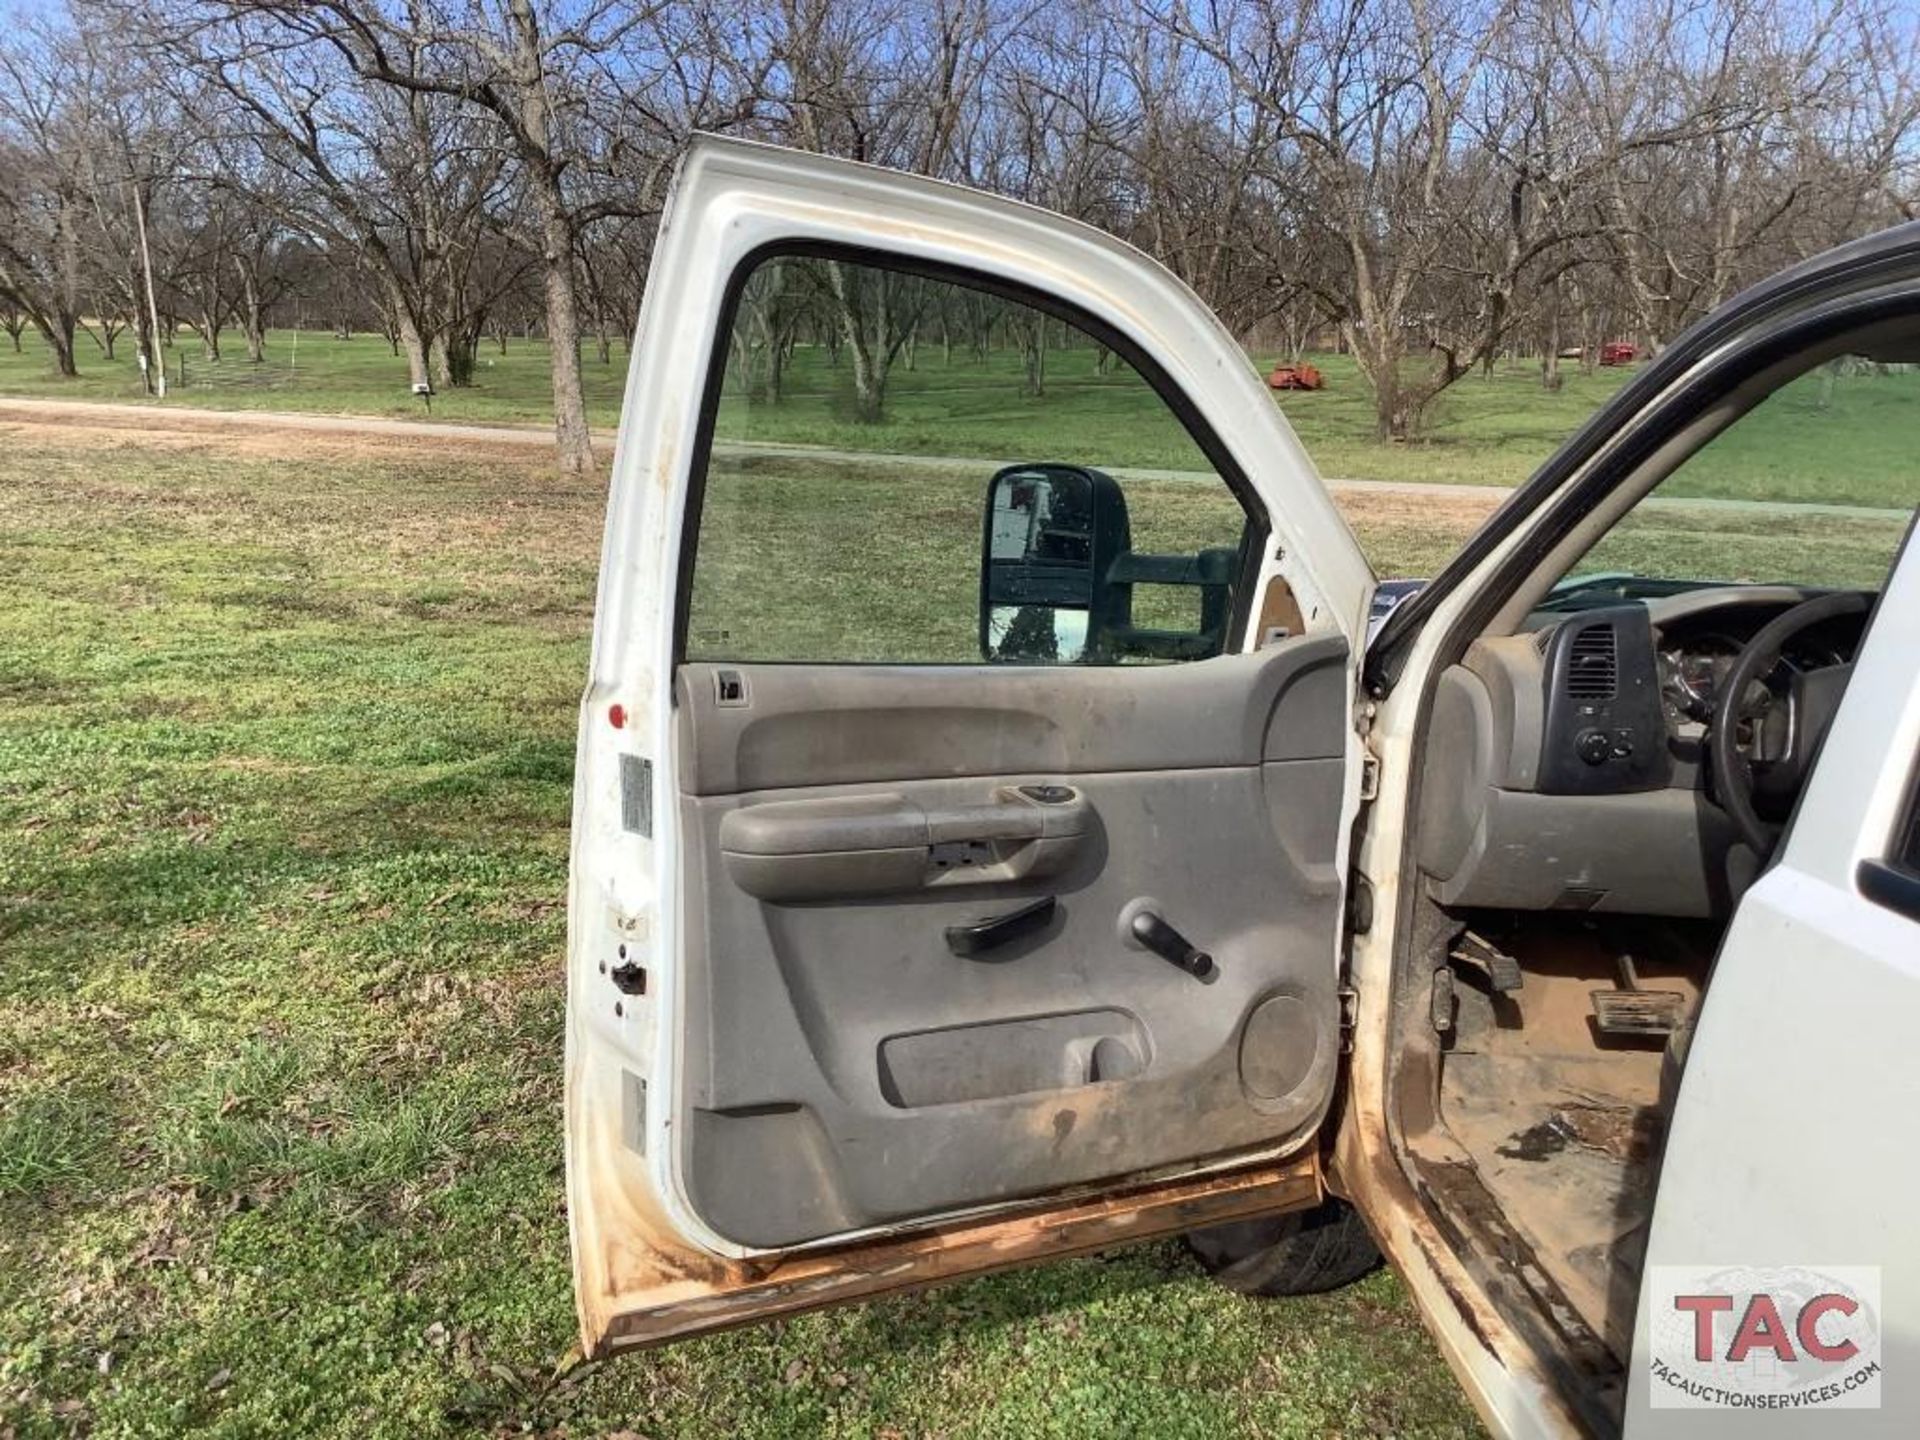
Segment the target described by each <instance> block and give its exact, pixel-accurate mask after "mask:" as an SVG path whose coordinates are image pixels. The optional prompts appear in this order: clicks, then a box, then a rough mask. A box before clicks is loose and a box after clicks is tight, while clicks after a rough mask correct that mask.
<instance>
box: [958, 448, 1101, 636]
mask: <svg viewBox="0 0 1920 1440" xmlns="http://www.w3.org/2000/svg"><path fill="white" fill-rule="evenodd" d="M1129 543H1130V536H1129V531H1128V525H1127V501H1126V497H1125V496H1124V495H1122V494H1121V493H1120V486H1119V485H1118V484H1117V483H1116V482H1115V481H1114V479H1113V477H1112V476H1111V475H1107V474H1105V473H1104V472H1102V471H1099V470H1088V469H1083V468H1081V467H1080V466H1077V465H1010V466H1008V467H1007V468H1006V469H1004V470H1002V471H1000V472H999V473H998V474H997V475H995V476H994V477H993V479H992V480H991V481H990V482H989V483H988V485H987V523H986V535H985V538H984V540H983V542H982V547H981V559H980V653H981V654H982V655H983V656H984V657H986V658H987V659H988V660H1008V661H1024V662H1026V663H1028V664H1034V663H1039V664H1048V663H1053V664H1068V665H1070V664H1073V663H1074V662H1076V661H1082V660H1088V659H1098V658H1100V657H1101V656H1102V655H1103V654H1104V653H1105V644H1104V636H1105V634H1106V632H1108V631H1110V630H1111V629H1112V628H1113V627H1114V625H1115V624H1116V623H1117V624H1120V625H1124V624H1125V623H1126V616H1125V614H1124V613H1121V614H1118V615H1115V614H1113V613H1112V609H1113V605H1114V603H1115V600H1116V599H1119V600H1122V601H1124V599H1125V592H1118V594H1116V592H1114V591H1113V590H1112V587H1110V586H1108V585H1107V583H1106V576H1107V573H1108V571H1110V570H1111V569H1112V568H1113V564H1114V561H1116V560H1117V559H1119V558H1120V557H1121V556H1122V555H1125V554H1126V553H1127V549H1128V546H1129Z"/></svg>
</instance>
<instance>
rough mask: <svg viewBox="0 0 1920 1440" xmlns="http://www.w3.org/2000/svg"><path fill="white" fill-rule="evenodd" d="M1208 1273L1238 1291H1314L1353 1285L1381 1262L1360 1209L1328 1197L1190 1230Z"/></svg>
mask: <svg viewBox="0 0 1920 1440" xmlns="http://www.w3.org/2000/svg"><path fill="white" fill-rule="evenodd" d="M1187 1245H1188V1248H1190V1249H1191V1250H1192V1251H1193V1253H1194V1255H1195V1256H1196V1257H1198V1259H1199V1261H1200V1264H1201V1265H1202V1266H1203V1267H1204V1268H1205V1269H1206V1271H1207V1273H1208V1274H1209V1275H1211V1276H1213V1278H1214V1279H1215V1280H1217V1281H1219V1282H1220V1283H1221V1284H1222V1285H1224V1286H1226V1287H1227V1288H1228V1289H1229V1290H1233V1291H1237V1292H1238V1293H1240V1294H1242V1295H1258V1296H1263V1297H1268V1298H1272V1297H1277V1296H1281V1295H1318V1294H1321V1293H1322V1292H1324V1291H1327V1290H1338V1289H1339V1288H1340V1287H1341V1286H1343V1285H1351V1284H1352V1283H1353V1282H1354V1281H1356V1280H1358V1279H1359V1278H1360V1277H1361V1276H1363V1275H1365V1274H1366V1273H1367V1272H1368V1271H1370V1270H1372V1269H1373V1268H1374V1267H1375V1266H1377V1265H1378V1264H1379V1263H1380V1250H1379V1247H1378V1246H1376V1245H1375V1244H1374V1243H1373V1236H1372V1235H1370V1234H1369V1233H1368V1232H1367V1227H1366V1222H1365V1221H1363V1220H1361V1218H1360V1212H1359V1211H1358V1210H1355V1209H1354V1208H1353V1206H1351V1205H1349V1204H1348V1203H1347V1202H1346V1201H1344V1200H1340V1199H1336V1198H1334V1197H1332V1196H1329V1197H1327V1199H1326V1200H1324V1201H1322V1202H1321V1203H1320V1204H1319V1205H1317V1206H1315V1207H1314V1208H1313V1209H1311V1210H1297V1211H1295V1212H1294V1213H1293V1214H1291V1215H1271V1216H1264V1217H1262V1218H1260V1219H1258V1220H1236V1221H1234V1222H1233V1223H1232V1224H1228V1225H1215V1226H1212V1227H1210V1228H1208V1229H1206V1230H1194V1231H1190V1232H1189V1233H1188V1235H1187Z"/></svg>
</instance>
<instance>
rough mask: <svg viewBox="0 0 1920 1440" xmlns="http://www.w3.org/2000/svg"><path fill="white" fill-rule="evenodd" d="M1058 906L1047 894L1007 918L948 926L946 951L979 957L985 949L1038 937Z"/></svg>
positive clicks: (994, 917) (999, 917)
mask: <svg viewBox="0 0 1920 1440" xmlns="http://www.w3.org/2000/svg"><path fill="white" fill-rule="evenodd" d="M1057 903H1058V902H1057V901H1056V900H1055V899H1054V897H1053V896H1051V895H1045V896H1042V897H1041V898H1040V899H1038V900H1036V901H1034V902H1033V903H1032V904H1031V905H1022V906H1021V907H1020V908H1019V909H1018V910H1009V911H1008V912H1007V913H1006V914H1004V915H995V916H993V917H992V918H991V919H987V920H976V921H975V922H974V923H973V924H971V925H949V926H948V927H947V949H949V950H951V951H952V952H953V953H954V954H956V955H959V956H962V957H965V956H970V955H978V954H979V953H980V952H981V951H983V950H991V949H993V948H994V947H995V946H996V945H1005V944H1006V943H1007V942H1008V941H1010V940H1018V939H1020V938H1021V937H1022V936H1023V935H1033V934H1037V933H1038V932H1040V931H1042V930H1044V929H1046V928H1047V924H1048V922H1049V921H1051V920H1052V919H1053V912H1054V908H1055V906H1056V905H1057Z"/></svg>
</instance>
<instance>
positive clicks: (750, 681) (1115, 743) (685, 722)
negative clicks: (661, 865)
mask: <svg viewBox="0 0 1920 1440" xmlns="http://www.w3.org/2000/svg"><path fill="white" fill-rule="evenodd" d="M1344 663H1345V656H1344V649H1343V647H1342V646H1341V645H1340V643H1339V642H1337V641H1335V642H1326V641H1321V640H1317V639H1313V640H1296V641H1293V642H1287V643H1284V644H1282V645H1280V646H1276V647H1272V648H1270V649H1268V650H1266V651H1263V652H1261V653H1260V654H1258V655H1254V656H1235V657H1222V658H1221V659H1218V660H1211V661H1203V662H1199V663H1195V664H1190V665H1184V666H1177V667H1165V668H1154V669H1144V668H1142V669H1119V670H1108V671H1074V670H1069V669H1060V670H1037V669H1023V670H1000V669H984V668H983V669H980V670H969V671H960V670H908V671H890V672H883V674H885V675H890V676H891V677H892V679H891V683H889V682H888V681H886V680H884V679H882V678H881V677H880V676H878V675H876V673H875V672H874V671H873V670H871V669H866V668H860V669H851V668H836V669H832V670H827V669H816V668H811V667H776V666H739V667H712V666H703V665H689V666H685V667H683V669H682V674H681V677H680V678H681V687H680V696H681V700H682V706H683V708H682V713H681V721H680V723H681V732H680V736H681V741H682V754H683V768H682V778H683V780H684V781H691V782H693V783H691V784H686V785H683V794H682V798H681V802H680V806H681V816H682V820H683V825H684V828H683V833H684V834H685V835H686V837H687V844H686V849H685V851H684V855H685V869H684V874H683V880H684V884H685V886H686V891H687V895H686V898H687V901H688V904H687V906H686V910H685V913H686V914H687V915H688V916H689V920H690V923H692V924H693V925H695V926H696V927H698V932H697V933H694V934H690V935H689V937H688V945H687V947H686V953H688V954H690V955H699V956H704V957H705V964H704V965H698V966H693V967H690V968H689V971H688V974H687V987H688V988H687V992H686V1001H687V1015H688V1022H689V1023H688V1027H687V1047H688V1048H687V1052H686V1072H685V1073H686V1075H687V1077H688V1081H689V1083H688V1085H687V1087H686V1091H685V1094H684V1098H683V1105H684V1109H683V1111H682V1113H681V1115H680V1117H679V1119H680V1125H679V1127H678V1131H679V1134H680V1135H681V1137H682V1140H681V1143H682V1144H683V1145H685V1146H686V1147H687V1148H686V1150H685V1152H684V1154H683V1162H684V1163H683V1173H684V1174H685V1175H686V1177H687V1182H688V1189H689V1192H690V1198H691V1200H692V1202H693V1204H694V1207H695V1209H696V1210H697V1211H698V1212H699V1213H700V1215H701V1217H702V1218H703V1219H704V1220H705V1221H706V1222H707V1223H708V1224H709V1225H710V1226H712V1227H713V1228H714V1229H715V1230H716V1231H718V1232H719V1233H720V1234H722V1235H725V1236H727V1237H728V1238H730V1239H733V1240H736V1241H739V1242H741V1243H744V1244H752V1245H761V1246H769V1247H771V1246H778V1245H791V1244H795V1243H800V1242H803V1241H806V1240H810V1239H816V1238H820V1237H822V1236H826V1235H831V1234H834V1233H837V1232H842V1231H846V1230H849V1229H853V1228H858V1227H863V1226H868V1225H874V1224H881V1223H888V1222H899V1221H904V1220H909V1219H913V1218H917V1217H922V1216H933V1215H939V1214H943V1213H949V1212H952V1211H955V1210H960V1209H964V1208H967V1207H971V1206H976V1205H980V1204H986V1203H991V1202H994V1201H1000V1200H1006V1199H1010V1198H1014V1197H1019V1196H1024V1195H1031V1194H1037V1193H1041V1192H1045V1191H1048V1190H1053V1189H1057V1188H1059V1187H1062V1186H1068V1185H1075V1184H1082V1183H1087V1182H1092V1181H1098V1180H1107V1179H1113V1178H1116V1177H1122V1176H1128V1175H1134V1174H1140V1173H1144V1172H1149V1171H1153V1170H1157V1169H1162V1168H1166V1167H1173V1166H1179V1165H1182V1164H1186V1163H1189V1162H1193V1161H1196V1160H1201V1159H1206V1158H1212V1157H1219V1156H1225V1155H1228V1154H1231V1153H1233V1152H1236V1151H1243V1150H1250V1149H1254V1148H1257V1147H1265V1146H1271V1145H1274V1144H1277V1143H1279V1142H1282V1141H1285V1140H1287V1139H1288V1138H1290V1137H1294V1136H1297V1135H1300V1134H1302V1133H1304V1132H1305V1131H1307V1130H1309V1129H1311V1128H1312V1127H1313V1126H1314V1125H1316V1124H1317V1123H1318V1121H1319V1119H1320V1117H1321V1115H1322V1114H1323V1113H1324V1110H1325V1108H1326V1105H1327V1102H1328V1099H1329V1096H1330V1094H1331V1090H1332V1080H1333V1070H1334V1065H1335V1060H1336V1051H1337V1048H1338V1045H1337V1041H1338V1023H1337V1001H1336V998H1335V995H1334V983H1335V982H1334V962H1333V956H1334V945H1335V939H1336V930H1337V923H1338V919H1337V917H1338V911H1339V886H1338V882H1337V878H1336V875H1335V870H1334V864H1333V859H1334V853H1335V844H1336V839H1337V834H1336V832H1337V826H1338V816H1339V809H1340V798H1341V773H1342V763H1343V762H1342V761H1341V760H1340V758H1339V756H1340V753H1341V748H1342V738H1343V731H1342V726H1343V707H1342V706H1341V705H1340V704H1339V700H1340V697H1341V696H1342V695H1343V693H1344ZM716 668H718V669H726V670H730V671H731V672H733V674H734V675H735V677H736V678H737V679H739V680H740V681H741V682H742V683H743V685H744V693H745V695H746V696H747V698H748V703H747V704H744V705H724V706H723V705H721V704H719V703H718V696H719V692H718V691H717V690H716V688H715V685H714V677H713V671H714V670H715V669H716ZM1176 680H1177V681H1182V682H1184V683H1171V682H1174V681H1176ZM730 693H739V692H738V691H737V690H736V691H734V692H730ZM969 696H971V697H972V698H973V699H974V701H975V702H976V703H975V704H974V705H969V704H968V703H966V702H967V698H968V697H969ZM889 697H890V702H891V703H889ZM809 707H811V708H809ZM1096 712H1097V713H1099V715H1100V716H1101V719H1100V723H1098V724H1093V723H1089V717H1090V716H1092V715H1093V714H1095V713H1096ZM823 715H832V716H835V717H837V720H838V723H837V724H836V725H832V726H827V725H821V724H819V723H816V722H817V721H818V720H819V719H820V717H822V716H823ZM1007 716H1014V717H1018V719H1019V723H1015V724H1013V725H1012V726H1011V727H1003V726H1002V725H1001V724H1000V723H999V720H1000V719H1001V718H1003V717H1007ZM902 717H919V718H920V720H922V721H923V722H924V723H925V725H926V726H927V727H928V729H927V731H926V732H923V733H922V738H921V739H920V740H919V741H918V743H913V744H910V743H909V742H908V741H907V739H906V738H904V737H906V736H907V735H908V734H910V733H911V726H910V725H909V723H908V721H907V720H905V719H903V718H902ZM985 717H991V718H985ZM866 726H877V727H878V728H879V729H880V730H882V731H883V732H884V733H885V736H886V737H887V738H886V740H885V742H884V743H881V744H877V745H874V746H871V747H869V746H864V745H862V744H860V743H858V736H857V735H855V736H852V737H848V736H846V735H845V734H844V733H843V732H844V731H846V730H848V729H851V730H855V731H858V730H860V729H861V728H863V727H866ZM929 734H933V735H937V736H938V741H937V742H936V741H935V740H933V739H930V738H928V736H929ZM1270 757H1279V758H1270ZM1155 760H1157V761H1158V762H1159V763H1151V762H1153V761H1155ZM1176 761H1177V763H1175V762H1176ZM1121 762H1124V763H1121ZM915 766H917V768H918V770H919V771H921V772H922V773H919V774H914V773H910V770H911V768H912V767H915ZM709 771H710V772H711V776H712V783H705V782H707V781H708V780H709V774H708V772H709ZM926 772H931V773H926ZM754 775H762V776H769V777H772V776H778V777H781V778H782V779H784V780H786V781H788V782H789V783H787V784H783V785H780V786H777V787H774V786H767V787H756V788H745V787H740V788H736V782H737V781H738V780H739V779H740V778H742V777H743V776H754ZM823 775H831V776H834V777H836V781H835V783H830V784H806V785H802V784H798V783H792V782H795V781H799V780H803V779H811V778H812V777H815V776H823ZM1023 785H1034V786H1040V785H1051V786H1056V787H1061V788H1062V789H1066V790H1070V791H1071V793H1072V795H1073V797H1074V798H1073V800H1072V802H1071V803H1070V805H1067V806H1064V807H1063V812H1062V817H1061V819H1060V821H1059V823H1058V833H1057V835H1055V836H1054V837H1053V840H1054V841H1057V842H1059V843H1060V845H1061V848H1060V849H1059V850H1058V851H1057V852H1056V853H1053V854H1050V856H1049V858H1048V860H1047V863H1045V864H1044V865H1042V866H1040V867H1038V868H1028V869H1024V870H1021V869H1017V868H1015V869H1014V870H1013V871H1012V872H1011V873H1009V872H1007V871H1006V870H1004V869H996V868H995V866H996V865H1000V864H1001V862H1000V861H999V860H994V859H992V857H991V856H989V857H988V858H989V860H990V861H991V863H983V864H982V865H980V866H978V867H973V868H971V870H970V872H969V873H962V874H955V873H954V872H953V869H952V868H943V867H942V866H940V865H939V864H938V863H937V862H936V860H935V859H934V858H933V857H934V856H935V854H936V853H937V852H939V851H940V849H941V846H942V845H943V844H946V843H948V842H946V841H941V840H939V839H936V838H935V837H937V836H948V837H953V836H960V835H966V834H968V833H972V832H976V831H985V832H1011V833H1004V834H999V836H998V838H997V839H992V840H991V841H990V843H993V844H1001V845H1006V846H1011V847H1013V851H1014V852H1019V851H1021V850H1022V849H1026V850H1028V851H1031V849H1032V847H1034V846H1036V845H1041V844H1046V843H1050V842H1049V840H1048V838H1047V837H1046V836H1045V835H1044V834H1042V835H1034V834H1031V833H1030V831H1031V825H1032V822H1031V821H1030V819H1029V817H1027V816H1026V815H1024V814H1023V813H1021V805H1020V803H1019V802H1018V801H1017V800H1014V801H1009V799H1008V797H1009V795H1010V794H1011V795H1015V796H1017V794H1018V792H1019V787H1021V786H1023ZM1035 808H1038V809H1040V810H1041V811H1043V812H1044V811H1045V809H1046V807H1044V806H1041V807H1035ZM1067 810H1070V811H1071V815H1070V816H1068V815H1067V814H1066V813H1065V812H1066V811H1067ZM1040 823H1041V824H1042V825H1043V826H1044V825H1045V824H1046V823H1050V821H1049V817H1047V816H1045V815H1044V814H1043V815H1042V819H1041V822H1040ZM901 854H905V855H907V856H908V857H910V859H911V863H910V864H905V865H901V864H899V863H898V861H897V857H898V856H899V855H901ZM743 856H744V857H745V858H746V860H747V861H748V862H750V863H748V864H747V865H746V866H745V868H743V865H742V857H743ZM847 856H851V857H852V858H851V859H850V860H848V859H846V858H845V857H847ZM836 857H840V858H838V859H836ZM796 862H797V863H796ZM783 865H785V866H787V867H788V868H786V869H784V870H783V869H782V868H781V867H782V866H783ZM756 866H757V867H758V868H755V867H756ZM958 868H959V869H961V870H968V868H969V867H965V866H961V867H958ZM875 872H877V873H879V874H880V875H881V876H883V877H891V878H885V879H882V880H876V879H874V878H873V875H874V873H875ZM743 877H744V879H745V882H746V883H745V884H744V885H743V883H742V880H743ZM769 877H771V878H769ZM750 891H752V892H754V893H749V892H750ZM1046 896H1051V897H1054V898H1055V900H1056V902H1057V903H1056V906H1055V908H1054V910H1053V912H1052V914H1051V915H1050V916H1049V917H1048V919H1047V921H1046V924H1045V926H1044V928H1042V929H1040V930H1038V931H1037V932H1034V933H1028V934H1024V935H1022V936H1021V937H1020V938H1018V939H1016V940H1014V941H1011V942H1010V943H1008V944H1007V945H1005V946H1003V947H994V948H991V949H988V950H985V951H983V952H981V953H978V954H975V955H971V956H965V957H963V956H961V955H958V954H956V953H954V951H953V950H952V949H951V948H950V947H949V945H948V943H947V941H946V939H945V932H946V929H947V927H949V926H959V925H966V924H971V923H974V922H977V921H979V920H982V919H986V918H991V917H995V916H999V915H1002V914H1005V913H1008V912H1012V911H1015V910H1017V909H1019V908H1020V907H1022V906H1025V905H1028V904H1030V903H1031V902H1032V901H1034V900H1035V899H1037V898H1040V897H1046ZM1142 901H1147V902H1151V904H1152V906H1153V908H1154V909H1155V910H1156V911H1157V913H1159V914H1160V915H1161V916H1163V917H1164V919H1165V920H1167V921H1168V922H1169V923H1170V924H1172V925H1173V926H1175V927H1176V928H1178V929H1179V930H1180V931H1181V932H1183V933H1184V934H1185V935H1187V936H1188V937H1189V938H1190V939H1191V940H1192V941H1193V942H1194V943H1195V944H1197V945H1199V946H1201V947H1203V948H1205V949H1206V950H1208V951H1210V952H1211V953H1212V954H1213V956H1214V957H1215V960H1216V962H1217V963H1216V967H1215V969H1214V972H1213V974H1212V976H1211V977H1210V978H1209V979H1208V980H1206V981H1201V980H1196V979H1194V978H1193V977H1192V976H1190V975H1188V974H1187V973H1185V972H1183V971H1182V970H1180V969H1178V968H1176V967H1175V966H1174V965H1172V964H1170V963H1168V962H1167V961H1166V960H1163V959H1161V958H1160V957H1159V956H1157V955H1155V954H1153V953H1151V952H1150V951H1148V950H1146V949H1144V948H1141V947H1140V946H1139V945H1138V944H1136V943H1130V942H1129V941H1128V939H1127V938H1126V937H1125V936H1124V935H1123V933H1122V915H1123V913H1124V912H1128V911H1129V909H1130V907H1132V908H1138V906H1139V904H1140V903H1141V902H1142Z"/></svg>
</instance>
